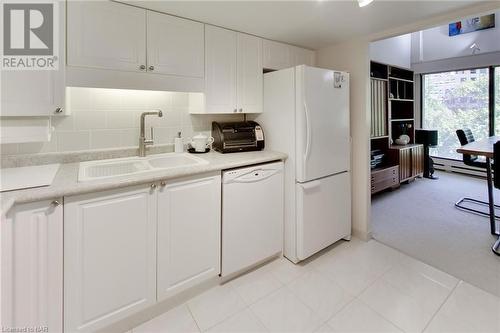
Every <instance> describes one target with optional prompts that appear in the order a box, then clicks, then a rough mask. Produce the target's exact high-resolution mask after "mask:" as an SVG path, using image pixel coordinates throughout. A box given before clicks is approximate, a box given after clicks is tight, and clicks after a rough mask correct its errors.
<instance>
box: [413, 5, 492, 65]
mask: <svg viewBox="0 0 500 333" xmlns="http://www.w3.org/2000/svg"><path fill="white" fill-rule="evenodd" d="M489 13H491V12H489ZM489 13H486V14H489ZM495 14H496V15H495V28H493V29H487V30H480V31H475V32H470V33H467V34H463V35H458V36H452V37H450V36H448V25H441V26H438V27H435V28H431V29H425V30H423V31H420V32H415V33H412V59H411V61H412V63H421V62H428V61H436V60H441V59H448V58H456V57H465V56H471V55H472V51H471V50H470V48H469V47H470V46H471V45H472V44H473V43H476V44H478V46H479V47H480V48H481V52H479V54H485V53H489V52H498V51H500V11H496V12H495ZM474 16H478V15H474ZM451 22H453V21H450V23H451Z"/></svg>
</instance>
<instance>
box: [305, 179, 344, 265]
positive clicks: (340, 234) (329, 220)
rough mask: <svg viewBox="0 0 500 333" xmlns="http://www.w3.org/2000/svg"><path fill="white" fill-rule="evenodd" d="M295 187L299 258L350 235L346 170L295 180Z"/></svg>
mask: <svg viewBox="0 0 500 333" xmlns="http://www.w3.org/2000/svg"><path fill="white" fill-rule="evenodd" d="M296 190H297V192H296V193H297V201H296V202H297V257H298V258H299V259H300V260H303V259H306V258H307V257H309V256H311V255H312V254H314V253H316V252H318V251H320V250H322V249H324V248H325V247H327V246H329V245H331V244H333V243H334V242H336V241H338V240H340V239H342V238H344V237H347V236H349V235H350V234H351V208H350V207H351V194H350V193H351V190H350V173H349V172H344V173H341V174H338V175H335V176H330V177H326V178H322V179H319V180H313V181H310V182H307V183H297V184H296Z"/></svg>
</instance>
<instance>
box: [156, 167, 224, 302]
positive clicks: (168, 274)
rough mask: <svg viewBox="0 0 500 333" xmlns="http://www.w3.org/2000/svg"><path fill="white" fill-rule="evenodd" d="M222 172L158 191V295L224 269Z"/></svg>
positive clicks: (180, 289)
mask: <svg viewBox="0 0 500 333" xmlns="http://www.w3.org/2000/svg"><path fill="white" fill-rule="evenodd" d="M220 209H221V177H220V175H217V176H213V177H207V178H198V179H190V180H186V181H180V182H175V183H171V184H167V185H166V186H164V187H162V188H161V189H160V191H159V192H158V299H159V300H160V299H164V298H167V297H169V296H172V295H175V294H177V293H178V292H181V291H183V290H185V289H187V288H189V287H192V286H194V285H196V284H198V283H200V282H202V281H204V280H206V279H209V278H211V277H215V276H217V275H218V274H219V273H220V263H219V261H220V259H219V258H220V214H221V213H220Z"/></svg>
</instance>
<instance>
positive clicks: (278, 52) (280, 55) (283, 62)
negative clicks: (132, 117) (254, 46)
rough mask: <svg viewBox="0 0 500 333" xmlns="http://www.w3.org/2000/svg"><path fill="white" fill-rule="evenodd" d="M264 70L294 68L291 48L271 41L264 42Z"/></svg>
mask: <svg viewBox="0 0 500 333" xmlns="http://www.w3.org/2000/svg"><path fill="white" fill-rule="evenodd" d="M263 49H264V60H263V61H264V68H267V69H283V68H288V67H292V66H293V62H292V58H291V53H290V46H289V45H287V44H283V43H278V42H274V41H271V40H266V39H264V40H263Z"/></svg>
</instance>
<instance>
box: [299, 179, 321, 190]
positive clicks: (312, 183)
mask: <svg viewBox="0 0 500 333" xmlns="http://www.w3.org/2000/svg"><path fill="white" fill-rule="evenodd" d="M300 185H301V186H302V188H303V189H304V190H305V191H307V190H312V189H314V188H317V187H319V186H320V185H321V182H320V181H319V180H313V181H310V182H307V183H302V184H300Z"/></svg>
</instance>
